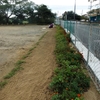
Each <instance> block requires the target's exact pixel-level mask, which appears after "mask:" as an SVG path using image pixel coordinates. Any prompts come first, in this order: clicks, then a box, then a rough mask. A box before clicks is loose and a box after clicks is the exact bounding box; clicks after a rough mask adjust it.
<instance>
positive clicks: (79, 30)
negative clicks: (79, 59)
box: [55, 19, 100, 90]
mask: <svg viewBox="0 0 100 100" xmlns="http://www.w3.org/2000/svg"><path fill="white" fill-rule="evenodd" d="M55 23H56V24H58V25H61V26H62V27H63V28H64V29H65V30H66V32H70V36H71V40H72V42H73V43H74V45H75V46H76V47H77V49H78V50H79V51H80V52H81V53H82V54H83V57H84V59H85V61H86V62H87V69H88V71H89V72H90V76H91V78H92V79H93V81H94V83H95V85H96V87H97V89H98V90H100V26H99V25H97V24H91V23H86V22H76V21H62V20H58V19H57V20H56V21H55Z"/></svg>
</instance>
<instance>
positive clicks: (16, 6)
mask: <svg viewBox="0 0 100 100" xmlns="http://www.w3.org/2000/svg"><path fill="white" fill-rule="evenodd" d="M34 11H37V12H34ZM13 16H14V17H13ZM54 19H55V14H54V13H52V12H51V10H50V9H48V8H47V6H46V5H36V4H35V3H34V2H32V1H29V0H0V24H23V21H26V22H29V23H37V24H50V23H52V22H54Z"/></svg>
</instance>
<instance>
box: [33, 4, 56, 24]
mask: <svg viewBox="0 0 100 100" xmlns="http://www.w3.org/2000/svg"><path fill="white" fill-rule="evenodd" d="M35 10H36V11H37V12H36V13H35V16H36V22H37V23H38V24H50V23H53V22H54V19H55V14H53V13H52V12H51V10H50V9H48V8H47V6H46V5H44V4H42V5H38V6H36V7H35Z"/></svg>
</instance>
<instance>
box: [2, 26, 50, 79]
mask: <svg viewBox="0 0 100 100" xmlns="http://www.w3.org/2000/svg"><path fill="white" fill-rule="evenodd" d="M47 30H48V26H43V25H42V26H41V25H26V26H0V80H1V79H2V77H4V76H5V75H6V74H7V73H8V72H9V71H11V69H12V68H13V67H14V63H15V62H16V61H17V60H18V59H19V56H22V54H23V53H25V52H27V50H28V49H29V48H30V47H31V46H32V45H34V44H35V43H36V42H37V41H38V40H39V38H40V37H41V36H42V35H43V34H44V33H46V32H47Z"/></svg>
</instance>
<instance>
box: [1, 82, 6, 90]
mask: <svg viewBox="0 0 100 100" xmlns="http://www.w3.org/2000/svg"><path fill="white" fill-rule="evenodd" d="M6 84H7V81H1V82H0V89H2V88H3V87H4V86H5V85H6Z"/></svg>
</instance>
